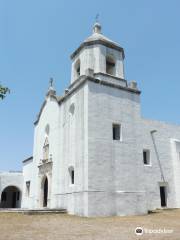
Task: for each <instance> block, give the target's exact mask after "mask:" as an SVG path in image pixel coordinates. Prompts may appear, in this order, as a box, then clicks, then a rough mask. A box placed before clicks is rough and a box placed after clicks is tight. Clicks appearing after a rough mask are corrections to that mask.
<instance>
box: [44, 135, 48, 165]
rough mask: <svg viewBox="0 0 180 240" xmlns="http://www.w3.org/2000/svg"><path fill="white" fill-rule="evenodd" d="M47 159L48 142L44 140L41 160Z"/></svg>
mask: <svg viewBox="0 0 180 240" xmlns="http://www.w3.org/2000/svg"><path fill="white" fill-rule="evenodd" d="M48 159H49V141H48V138H46V140H45V142H44V146H43V160H48Z"/></svg>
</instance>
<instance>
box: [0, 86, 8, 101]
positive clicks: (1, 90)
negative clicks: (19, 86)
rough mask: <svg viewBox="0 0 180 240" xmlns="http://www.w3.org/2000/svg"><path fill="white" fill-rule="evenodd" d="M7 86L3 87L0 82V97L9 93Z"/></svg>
mask: <svg viewBox="0 0 180 240" xmlns="http://www.w3.org/2000/svg"><path fill="white" fill-rule="evenodd" d="M9 92H10V91H9V88H7V87H3V86H2V85H1V84H0V99H3V98H5V96H6V94H7V93H9Z"/></svg>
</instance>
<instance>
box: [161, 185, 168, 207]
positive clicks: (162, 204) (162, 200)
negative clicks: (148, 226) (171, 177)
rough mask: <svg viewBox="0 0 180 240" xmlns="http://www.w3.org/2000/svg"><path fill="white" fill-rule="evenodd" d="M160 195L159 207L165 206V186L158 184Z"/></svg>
mask: <svg viewBox="0 0 180 240" xmlns="http://www.w3.org/2000/svg"><path fill="white" fill-rule="evenodd" d="M160 197H161V207H166V206H167V201H166V187H165V186H160Z"/></svg>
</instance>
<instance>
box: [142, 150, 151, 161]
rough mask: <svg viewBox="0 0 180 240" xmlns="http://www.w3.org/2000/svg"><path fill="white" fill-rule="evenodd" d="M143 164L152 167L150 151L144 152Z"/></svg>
mask: <svg viewBox="0 0 180 240" xmlns="http://www.w3.org/2000/svg"><path fill="white" fill-rule="evenodd" d="M143 162H144V165H150V151H149V150H143Z"/></svg>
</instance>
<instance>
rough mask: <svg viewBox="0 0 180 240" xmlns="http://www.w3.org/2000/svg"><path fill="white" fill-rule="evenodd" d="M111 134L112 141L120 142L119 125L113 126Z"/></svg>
mask: <svg viewBox="0 0 180 240" xmlns="http://www.w3.org/2000/svg"><path fill="white" fill-rule="evenodd" d="M112 133H113V140H121V125H120V124H113V126H112Z"/></svg>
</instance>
